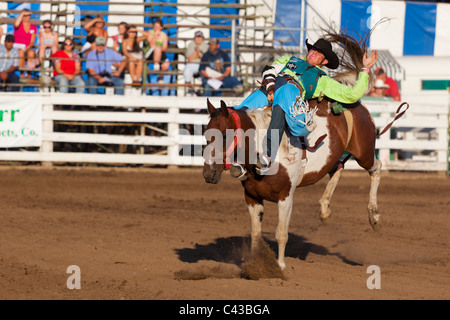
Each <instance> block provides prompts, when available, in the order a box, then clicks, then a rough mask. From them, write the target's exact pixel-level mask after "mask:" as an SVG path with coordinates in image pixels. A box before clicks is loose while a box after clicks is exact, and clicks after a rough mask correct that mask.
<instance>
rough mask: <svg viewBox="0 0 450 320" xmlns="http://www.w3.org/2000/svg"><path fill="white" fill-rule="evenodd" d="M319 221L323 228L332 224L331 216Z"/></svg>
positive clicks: (321, 218)
mask: <svg viewBox="0 0 450 320" xmlns="http://www.w3.org/2000/svg"><path fill="white" fill-rule="evenodd" d="M320 221H321V222H322V224H323V225H324V226H329V225H330V224H331V223H332V222H333V219H332V217H331V216H328V217H325V218H324V217H320Z"/></svg>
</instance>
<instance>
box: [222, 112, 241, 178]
mask: <svg viewBox="0 0 450 320" xmlns="http://www.w3.org/2000/svg"><path fill="white" fill-rule="evenodd" d="M228 112H229V113H230V114H231V117H232V118H233V122H234V125H235V126H236V130H237V132H236V135H235V136H234V139H233V143H231V144H230V146H229V147H228V149H227V151H226V153H225V170H229V169H230V168H231V159H230V156H231V154H232V153H233V152H234V149H236V147H239V148H240V147H241V146H242V130H241V118H240V117H239V115H238V113H237V112H236V111H235V110H233V109H232V108H228Z"/></svg>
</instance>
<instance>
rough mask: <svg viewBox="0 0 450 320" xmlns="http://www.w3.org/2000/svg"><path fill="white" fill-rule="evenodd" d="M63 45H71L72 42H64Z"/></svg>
mask: <svg viewBox="0 0 450 320" xmlns="http://www.w3.org/2000/svg"><path fill="white" fill-rule="evenodd" d="M64 45H65V46H73V43H72V42H64Z"/></svg>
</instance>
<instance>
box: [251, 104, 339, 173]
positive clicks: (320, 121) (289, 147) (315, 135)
mask: <svg viewBox="0 0 450 320" xmlns="http://www.w3.org/2000/svg"><path fill="white" fill-rule="evenodd" d="M328 112H330V111H328ZM247 114H248V116H249V117H250V119H252V121H253V123H254V125H255V128H256V132H257V137H256V146H257V147H256V148H257V152H259V153H262V152H263V150H264V149H265V148H264V147H263V146H264V145H265V143H266V140H265V138H266V134H267V128H268V127H269V124H270V119H271V111H270V109H268V110H263V109H253V110H247ZM314 121H315V122H316V124H317V127H316V128H315V129H314V130H313V131H312V132H311V133H310V134H309V135H308V136H307V138H306V141H307V143H308V145H309V146H313V145H314V144H315V143H316V141H317V139H319V138H320V137H321V136H322V135H323V134H326V135H327V137H326V138H325V139H324V140H323V142H322V143H321V144H320V146H319V147H318V148H317V149H316V150H315V151H307V152H306V158H307V159H308V160H307V161H306V168H305V172H304V173H305V174H306V173H310V172H319V171H320V170H321V169H322V168H323V167H324V166H325V164H326V162H327V160H328V158H329V157H330V155H331V152H330V139H329V137H330V133H329V129H328V121H327V118H326V117H319V116H317V115H316V116H315V118H314ZM300 146H301V145H300V140H299V138H298V137H290V138H289V139H288V138H287V135H286V134H285V135H284V136H283V140H282V141H281V146H280V148H279V149H278V154H277V157H276V159H275V161H277V162H279V163H281V164H282V165H283V166H284V167H286V169H287V170H288V174H289V176H290V177H291V178H292V177H296V176H298V175H299V169H300V168H301V166H302V165H304V164H300V160H301V157H302V150H301V149H300ZM293 181H296V179H295V178H294V179H293Z"/></svg>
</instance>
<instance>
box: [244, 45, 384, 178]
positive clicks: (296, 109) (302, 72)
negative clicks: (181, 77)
mask: <svg viewBox="0 0 450 320" xmlns="http://www.w3.org/2000/svg"><path fill="white" fill-rule="evenodd" d="M306 46H307V48H308V54H307V56H306V58H305V59H300V58H297V57H295V56H282V57H281V58H279V59H277V60H276V61H275V62H274V63H273V64H272V65H271V66H266V67H265V68H264V70H263V73H262V76H263V81H262V87H261V88H260V89H259V90H256V91H255V92H254V93H252V94H251V95H250V96H248V97H247V98H246V99H245V100H244V101H243V102H242V104H240V105H239V106H237V107H235V108H236V109H240V108H243V107H247V108H251V109H252V108H257V107H261V106H265V105H269V102H271V103H272V119H271V121H270V125H269V128H268V131H267V132H268V133H267V150H266V153H265V154H264V153H263V154H261V155H260V157H259V161H258V163H257V172H258V173H259V174H262V175H264V174H266V173H267V171H268V168H269V166H270V163H271V159H272V160H275V158H276V155H277V151H278V147H279V145H280V143H281V139H282V137H283V133H284V130H285V127H286V124H287V125H288V126H289V129H290V132H291V134H292V135H294V136H298V137H299V136H306V135H308V133H309V132H310V131H312V130H313V129H314V124H313V122H312V121H311V120H312V118H311V114H309V115H308V112H309V109H308V104H307V103H305V102H306V101H308V100H309V99H314V98H318V97H319V96H321V95H323V96H326V97H328V98H331V99H333V100H335V101H339V102H342V103H347V104H351V103H355V102H357V101H358V100H359V99H360V98H361V97H362V96H363V95H364V93H365V92H366V90H367V86H368V82H369V73H370V69H371V68H372V66H373V65H374V64H375V63H376V61H377V52H376V51H373V52H372V53H371V55H370V56H369V57H367V54H364V57H363V61H362V62H363V66H364V67H363V68H362V70H361V72H359V75H358V80H357V81H356V83H355V85H354V86H353V87H352V88H350V87H348V86H346V85H344V84H341V83H339V82H337V81H336V80H334V79H332V78H330V77H329V76H327V74H326V73H325V72H324V71H322V70H321V68H322V66H326V67H328V68H329V69H337V68H338V67H339V58H338V56H337V55H336V53H335V52H333V49H332V45H331V43H330V42H329V41H328V40H326V39H323V38H321V39H319V40H317V41H316V42H315V43H314V44H313V45H311V44H310V43H308V40H306ZM276 137H278V141H277V142H278V144H274V146H276V150H271V146H272V139H275V138H276Z"/></svg>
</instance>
